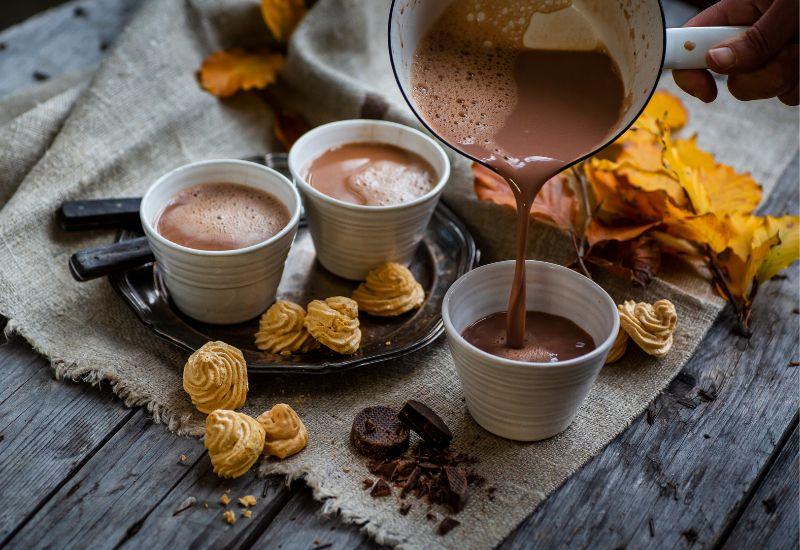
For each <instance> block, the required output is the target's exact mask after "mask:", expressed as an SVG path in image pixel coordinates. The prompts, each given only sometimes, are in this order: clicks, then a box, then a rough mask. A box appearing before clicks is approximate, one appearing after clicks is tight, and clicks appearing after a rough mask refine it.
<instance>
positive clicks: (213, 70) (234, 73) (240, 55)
mask: <svg viewBox="0 0 800 550" xmlns="http://www.w3.org/2000/svg"><path fill="white" fill-rule="evenodd" d="M284 63H285V59H284V57H283V55H281V54H279V53H274V52H268V51H256V52H250V51H247V50H243V49H241V48H234V49H232V50H228V51H222V52H216V53H213V54H211V55H210V56H208V57H207V58H206V59H205V60H204V61H203V64H202V66H201V67H200V84H201V85H202V86H203V88H205V89H206V90H208V91H209V92H211V93H212V94H214V95H215V96H217V97H228V96H230V95H233V94H235V93H236V92H238V91H240V90H252V89H254V88H257V89H260V88H265V87H266V86H268V85H270V84H272V83H273V82H275V80H276V79H277V78H278V73H280V71H281V70H282V69H283V65H284Z"/></svg>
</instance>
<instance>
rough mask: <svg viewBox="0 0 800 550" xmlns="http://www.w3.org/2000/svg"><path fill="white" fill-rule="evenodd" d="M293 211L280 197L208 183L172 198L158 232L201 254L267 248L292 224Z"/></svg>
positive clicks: (230, 184)
mask: <svg viewBox="0 0 800 550" xmlns="http://www.w3.org/2000/svg"><path fill="white" fill-rule="evenodd" d="M289 218H290V216H289V210H288V209H287V208H286V206H285V205H284V204H283V203H282V202H281V201H279V200H278V199H277V198H276V197H274V196H273V195H271V194H270V193H267V192H266V191H262V190H260V189H256V188H254V187H248V186H245V185H239V184H235V183H204V184H200V185H194V186H192V187H187V188H186V189H183V190H181V191H178V192H177V193H175V195H173V196H172V198H170V200H169V202H168V203H167V205H166V206H165V207H164V210H162V211H161V213H160V214H159V216H158V218H157V220H156V223H155V224H154V225H155V226H156V231H157V232H158V233H159V234H160V235H161V236H162V237H164V238H166V239H169V240H170V241H172V242H174V243H176V244H179V245H182V246H185V247H188V248H194V249H196V250H236V249H238V248H245V247H247V246H251V245H254V244H258V243H260V242H263V241H265V240H267V239H269V238H270V237H272V236H273V235H275V234H276V233H278V232H279V231H280V230H281V229H283V228H284V227H286V224H288V223H289Z"/></svg>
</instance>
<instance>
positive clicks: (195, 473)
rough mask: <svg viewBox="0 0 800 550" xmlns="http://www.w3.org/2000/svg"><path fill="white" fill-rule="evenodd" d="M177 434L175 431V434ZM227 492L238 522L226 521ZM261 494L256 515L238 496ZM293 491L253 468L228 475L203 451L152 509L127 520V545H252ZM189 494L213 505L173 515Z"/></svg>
mask: <svg viewBox="0 0 800 550" xmlns="http://www.w3.org/2000/svg"><path fill="white" fill-rule="evenodd" d="M173 437H174V436H173ZM226 491H229V493H227V494H228V495H229V496H230V498H231V504H230V505H228V506H227V509H229V510H233V511H235V512H236V518H237V519H236V523H235V524H233V525H228V524H227V523H225V521H224V519H223V517H222V513H223V512H224V510H225V508H223V507H222V506H220V505H219V498H220V496H221V495H222V494H223V493H225V492H226ZM248 494H250V495H253V496H255V497H256V499H257V501H258V502H257V504H256V506H255V507H253V508H251V509H250V510H251V511H252V514H253V515H252V517H250V518H245V517H243V516H242V515H241V511H242V510H243V508H242V507H241V506H239V505H238V503H237V499H238V498H239V497H242V496H245V495H248ZM291 494H292V489H290V488H288V487H286V486H285V485H284V483H283V479H282V478H276V477H273V478H269V479H259V478H256V477H255V475H254V474H253V473H248V474H246V475H244V476H243V477H241V478H239V479H236V480H223V479H220V478H219V477H217V476H216V475H215V474H214V473H213V471H212V469H211V463H210V461H209V459H208V455H205V454H204V455H203V456H202V457H201V458H200V460H199V462H198V463H197V464H196V465H195V467H194V468H192V471H191V472H190V473H189V474H187V475H186V476H184V477H183V478H182V479H181V480H180V481H179V482H178V483H177V484H176V485H175V486H174V487H173V488H172V489H171V490H170V491H169V493H168V494H167V495H166V496H164V497H163V498H162V499H161V500H160V502H158V504H157V506H155V507H154V508H153V509H152V510H151V511H149V512H148V513H147V514H144V513H142V514H139V516H138V517H137V516H134V517H133V518H132V520H130V521H128V522H127V524H126V525H127V536H126V538H125V539H124V542H123V544H121V545H120V547H124V548H151V547H154V546H158V547H172V548H193V549H201V548H240V547H241V548H247V547H249V546H250V544H251V541H252V540H254V539H255V538H256V537H257V536H258V534H259V533H261V531H263V530H264V529H265V528H266V526H267V525H268V524H269V523H270V521H272V518H273V517H275V514H277V513H278V511H279V510H280V509H281V508H283V506H284V505H285V504H286V502H287V500H288V499H289V497H290V496H291ZM189 496H193V497H195V498H196V499H197V501H198V503H202V502H207V503H208V509H206V508H205V507H203V506H202V504H200V505H195V506H194V507H192V508H191V509H189V510H187V511H185V512H183V513H181V514H179V515H177V516H173V513H174V511H175V510H176V509H177V508H178V506H179V505H180V504H181V503H182V502H183V501H184V500H185V499H186V498H187V497H189Z"/></svg>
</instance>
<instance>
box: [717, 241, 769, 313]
mask: <svg viewBox="0 0 800 550" xmlns="http://www.w3.org/2000/svg"><path fill="white" fill-rule="evenodd" d="M779 242H780V240H779V239H778V236H777V235H773V236H772V238H769V239H766V240H764V241H762V242H760V243H759V244H757V245H756V246H754V247H753V248H751V250H750V254H749V255H748V257H747V258H746V259H744V260H742V259H741V258H739V257H738V256H736V255H735V254H729V253H726V254H722V255H721V256H720V257H719V262H720V265H721V267H722V269H723V270H724V271H725V274H726V275H727V277H726V278H727V281H726V282H727V285H728V289H729V290H730V291H731V293H732V294H733V295H734V296H735V297H736V298H738V299H740V300H742V301H743V302H744V303H749V300H750V295H751V291H752V289H753V281H754V280H755V278H756V274H757V273H758V272H759V269H760V268H761V266H762V265H763V263H764V260H765V259H766V258H767V256H768V254H769V252H770V249H771V248H772V247H773V246H775V245H776V244H778V243H779Z"/></svg>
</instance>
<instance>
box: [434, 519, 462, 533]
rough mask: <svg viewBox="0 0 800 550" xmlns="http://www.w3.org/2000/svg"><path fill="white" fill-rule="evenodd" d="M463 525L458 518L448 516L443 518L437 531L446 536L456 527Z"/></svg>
mask: <svg viewBox="0 0 800 550" xmlns="http://www.w3.org/2000/svg"><path fill="white" fill-rule="evenodd" d="M459 525H461V522H460V521H458V520H457V519H453V518H451V517H450V516H447V517H446V518H444V519H443V520H442V522H441V523H440V524H439V529H438V530H437V531H436V532H437V533H438V534H439V535H441V536H444V535H446V534H447V533H449V532H450V531H452V530H453V529H455V528H456V527H458V526H459Z"/></svg>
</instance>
